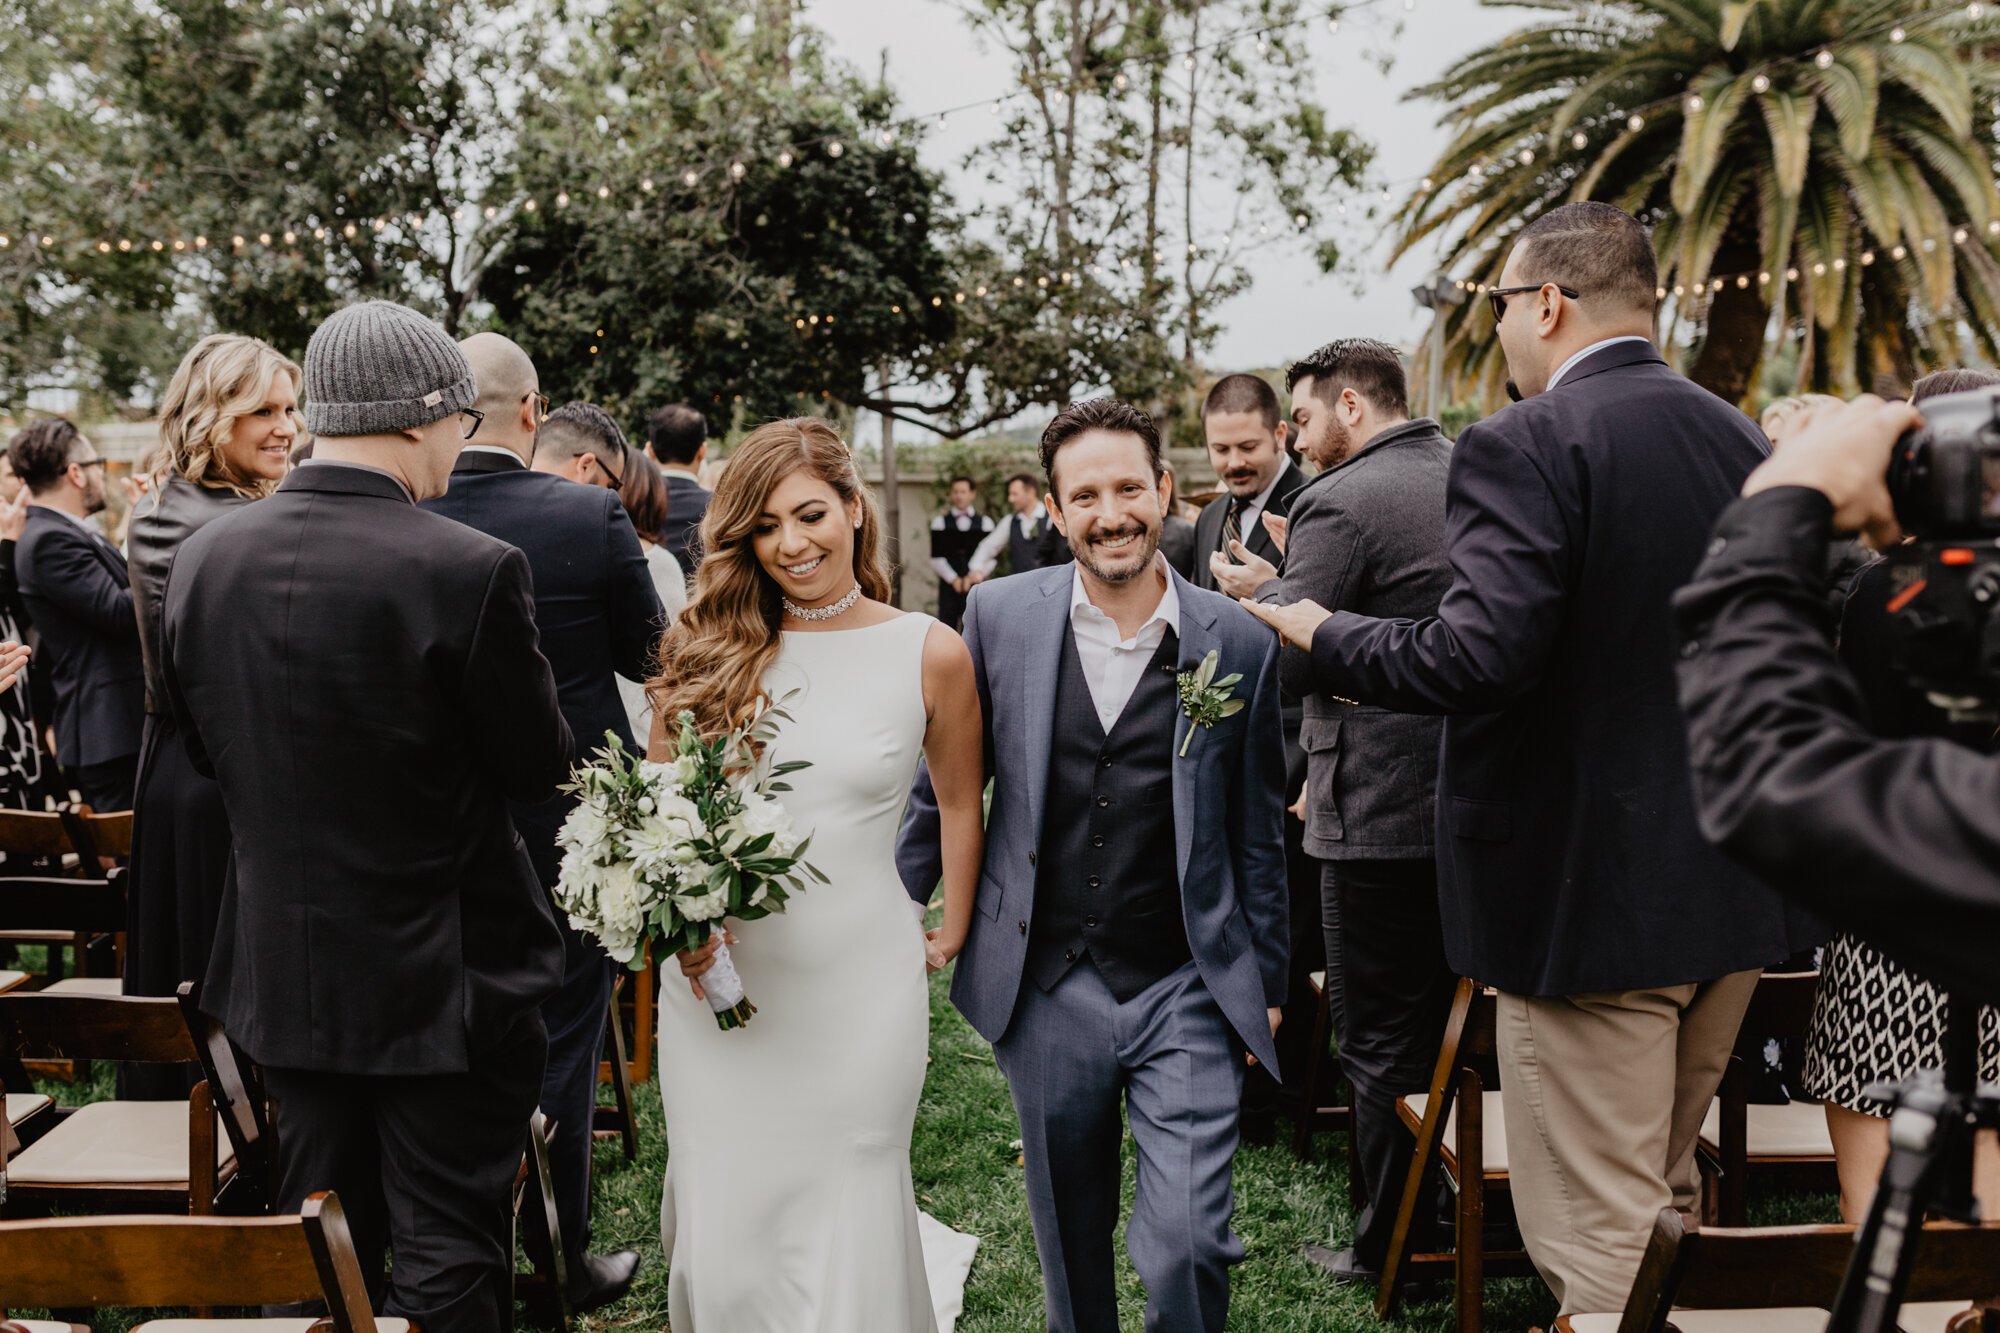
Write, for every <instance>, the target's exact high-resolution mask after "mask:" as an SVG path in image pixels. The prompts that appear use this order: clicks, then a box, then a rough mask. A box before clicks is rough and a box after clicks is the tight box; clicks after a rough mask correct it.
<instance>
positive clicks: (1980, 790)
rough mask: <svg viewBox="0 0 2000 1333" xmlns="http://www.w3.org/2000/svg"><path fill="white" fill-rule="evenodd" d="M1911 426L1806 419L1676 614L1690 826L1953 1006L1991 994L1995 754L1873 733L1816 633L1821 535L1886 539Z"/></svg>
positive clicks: (1870, 407) (1998, 936)
mask: <svg viewBox="0 0 2000 1333" xmlns="http://www.w3.org/2000/svg"><path fill="white" fill-rule="evenodd" d="M1922 424H1923V416H1922V414H1921V413H1920V412H1919V411H1918V410H1917V409H1916V408H1915V407H1913V406H1911V405H1910V404H1907V403H1885V402H1883V401H1882V400H1881V399H1879V398H1875V397H1872V396H1867V397H1862V398H1860V399H1857V400H1856V401H1855V402H1853V403H1850V404H1847V405H1845V406H1842V407H1838V408H1823V409H1819V410H1817V411H1814V412H1812V413H1811V414H1810V416H1809V417H1808V418H1807V420H1806V421H1805V422H1804V423H1803V424H1802V425H1801V426H1800V427H1799V428H1798V429H1797V431H1796V433H1795V434H1792V435H1790V436H1789V437H1788V438H1787V440H1786V443H1785V447H1784V448H1783V449H1782V450H1780V451H1779V452H1778V453H1777V454H1775V455H1774V456H1773V457H1772V458H1771V459H1770V460H1769V461H1767V462H1765V463H1764V464H1763V465H1762V466H1760V467H1759V468H1758V469H1757V470H1756V471H1755V472H1753V473H1751V475H1750V477H1749V480H1748V481H1746V482H1745V483H1744V486H1743V498H1742V499H1740V500H1738V501H1737V502H1735V503H1734V504H1732V505H1731V506H1730V507H1729V508H1728V509H1726V510H1725V511H1724V512H1723V514H1722V517H1721V519H1720V520H1719V521H1718V522H1717V524H1716V528H1715V535H1714V539H1713V540H1712V541H1711V542H1710V544H1709V548H1708V556H1707V558H1706V559H1705V560H1704V561H1703V562H1702V564H1701V567H1700V568H1699V569H1698V570H1696V572H1695V577H1694V580H1693V581H1692V582H1691V583H1690V584H1689V585H1688V586H1687V587H1686V588H1684V589H1682V591H1681V592H1680V593H1679V594H1678V595H1676V597H1675V599H1674V610H1675V619H1676V628H1677V632H1678V635H1679V638H1680V665H1679V676H1680V694H1681V705H1682V708H1683V709H1684V710H1685V713H1686V716H1687V725H1688V739H1689V748H1690V752H1691V755H1692V766H1693V772H1694V785H1695V799H1696V803H1697V810H1698V813H1699V816H1700V820H1701V826H1702V829H1703V831H1704V832H1705V833H1707V834H1708V836H1709V837H1711V838H1713V839H1714V840H1715V841H1716V842H1718V843H1719V844H1720V845H1721V846H1722V847H1723V848H1724V849H1725V850H1727V851H1728V852H1729V853H1730V854H1731V855H1733V856H1734V857H1736V858H1737V859H1738V860H1739V861H1741V862H1743V863H1744V864H1746V865H1748V866H1750V867H1752V868H1753V869H1755V870H1756V871H1758V873H1760V874H1761V875H1762V876H1763V877H1764V878H1766V879H1767V880H1769V881H1770V882H1771V883H1773V884H1775V885H1777V886H1778V887H1780V888H1782V889H1784V890H1785V891H1787V892H1788V893H1791V894H1793V895H1794V896H1796V897H1798V898H1800V899H1802V900H1804V901H1805V902H1807V903H1808V904H1810V905H1811V906H1812V907H1814V908H1815V909H1817V910H1819V911H1820V912H1822V913H1824V914H1825V915H1826V916H1827V917H1829V918H1831V919H1832V920H1833V921H1834V922H1835V923H1836V924H1838V925H1840V926H1841V927H1843V928H1845V929H1848V930H1851V931H1853V932H1854V933H1856V934H1858V935H1860V936H1863V937H1864V938H1866V939H1868V940H1870V941H1871V942H1873V943H1875V944H1876V945H1878V946H1879V947H1880V948H1882V949H1883V950H1884V951H1885V952H1887V953H1888V954H1890V955H1891V956H1892V957H1894V958H1896V959H1897V960H1898V961H1900V962H1903V963H1904V964H1906V965H1908V966H1909V967H1911V968H1912V969H1914V970H1915V971H1917V972H1919V973H1921V974H1923V975H1924V976H1926V977H1929V978H1930V979H1932V980H1933V981H1935V982H1937V983H1938V984H1940V985H1942V986H1944V987H1945V988H1947V989H1948V990H1951V991H1954V992H1955V993H1957V994H1958V995H1959V996H1961V997H1962V998H1964V999H1966V1000H1974V999H1976V1000H1979V1001H1982V1002H1986V1003H1991V1002H1994V1001H1995V1000H1996V999H2000V757H1987V756H1985V755H1982V754H1980V753H1979V752H1977V751H1974V750H1970V749H1966V748H1964V747H1962V746H1959V745H1954V744H1952V743H1951V742H1949V741H1943V740H1937V739H1914V740H1896V741H1891V740H1881V739H1878V738H1876V737H1874V736H1872V735H1871V734H1870V733H1869V730H1868V727H1867V726H1866V724H1865V722H1864V720H1863V719H1864V717H1865V708H1864V705H1863V701H1862V698H1861V695H1860V693H1859V691H1858V689H1857V688H1856V686H1855V683H1854V680H1853V678H1852V677H1851V676H1850V675H1849V674H1848V673H1847V672H1846V671H1845V670H1844V669H1843V668H1842V667H1841V665H1840V662H1839V660H1838V658H1837V657H1836V656H1835V653H1834V647H1833V643H1832V642H1831V640H1830V638H1829V636H1828V634H1827V631H1826V627H1825V612H1824V605H1825V603H1824V600H1823V594H1822V585H1823V580H1824V575H1825V563H1826V549H1827V541H1828V538H1829V537H1830V536H1831V535H1832V534H1833V533H1835V532H1840V533H1853V532H1861V533H1865V534H1866V535H1867V536H1868V538H1869V540H1870V542H1871V544H1872V545H1874V546H1875V547H1876V548H1877V549H1878V550H1886V549H1888V547H1889V546H1891V545H1892V544H1893V543H1894V542H1895V541H1896V540H1897V538H1898V537H1899V535H1900V528H1899V527H1898V524H1897V521H1896V515H1895V512H1894V509H1893V507H1892V506H1891V504H1890V499H1889V489H1888V484H1887V481H1886V473H1887V470H1888V465H1889V458H1890V453H1891V451H1892V449H1893V448H1894V446H1895V444H1896V441H1897V439H1898V437H1899V436H1901V435H1902V434H1903V432H1905V431H1908V430H1912V429H1915V428H1916V427H1918V426H1920V425H1922Z"/></svg>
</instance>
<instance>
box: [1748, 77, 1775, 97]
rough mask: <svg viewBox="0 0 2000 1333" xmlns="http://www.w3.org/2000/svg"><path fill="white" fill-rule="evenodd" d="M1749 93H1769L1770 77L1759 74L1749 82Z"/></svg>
mask: <svg viewBox="0 0 2000 1333" xmlns="http://www.w3.org/2000/svg"><path fill="white" fill-rule="evenodd" d="M1750 91H1751V92H1753V93H1768V92H1770V91H1771V78H1770V76H1769V75H1768V74H1759V75H1758V76H1757V77H1756V78H1754V79H1752V80H1750Z"/></svg>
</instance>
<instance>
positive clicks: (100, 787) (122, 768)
mask: <svg viewBox="0 0 2000 1333" xmlns="http://www.w3.org/2000/svg"><path fill="white" fill-rule="evenodd" d="M69 775H70V778H71V779H72V780H73V781H74V782H75V783H76V789H77V791H78V793H79V794H81V795H82V797H83V800H84V804H86V805H88V806H89V807H90V808H91V809H92V810H94V811H96V812H97V813H98V814H109V813H110V812H111V811H113V810H130V809H131V808H132V794H133V789H134V788H136V787H137V786H138V784H139V752H138V751H137V750H134V751H133V752H132V753H131V754H128V755H126V756H125V757H124V758H122V759H107V760H105V761H104V762H103V763H101V764H78V765H77V766H76V767H74V768H72V769H71V770H70V771H69Z"/></svg>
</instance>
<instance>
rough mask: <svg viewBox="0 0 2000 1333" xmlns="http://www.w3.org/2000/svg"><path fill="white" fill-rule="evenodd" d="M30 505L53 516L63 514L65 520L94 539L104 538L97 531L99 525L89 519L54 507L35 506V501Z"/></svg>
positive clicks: (30, 502) (31, 501)
mask: <svg viewBox="0 0 2000 1333" xmlns="http://www.w3.org/2000/svg"><path fill="white" fill-rule="evenodd" d="M28 503H29V504H30V505H32V506H33V507H34V508H36V509H45V510H47V511H48V512H49V513H51V514H61V515H62V516H63V517H64V518H66V519H68V520H69V521H70V522H72V523H74V524H76V525H77V526H78V527H79V528H82V529H83V530H84V531H85V532H87V533H89V534H90V535H91V536H93V537H102V536H103V535H104V534H103V533H102V532H99V531H98V530H97V525H96V524H95V523H92V522H91V521H90V520H89V519H87V518H78V517H77V516H76V515H75V514H72V513H70V512H69V510H67V509H58V508H56V507H55V506H54V505H41V504H35V502H34V501H33V500H30V501H28Z"/></svg>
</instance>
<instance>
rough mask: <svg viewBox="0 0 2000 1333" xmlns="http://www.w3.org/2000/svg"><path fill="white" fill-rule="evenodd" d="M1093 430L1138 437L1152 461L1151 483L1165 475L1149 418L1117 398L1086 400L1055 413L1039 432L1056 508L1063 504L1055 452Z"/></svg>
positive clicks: (1156, 435) (1162, 456)
mask: <svg viewBox="0 0 2000 1333" xmlns="http://www.w3.org/2000/svg"><path fill="white" fill-rule="evenodd" d="M1093 430H1110V431H1122V432H1124V433H1126V434H1129V435H1136V436H1138V437H1139V442H1140V443H1141V444H1143V445H1145V446H1146V454H1147V456H1148V458H1149V459H1150V460H1151V461H1152V464H1153V480H1154V481H1155V482H1157V481H1159V479H1160V478H1161V477H1163V476H1165V475H1166V471H1167V456H1166V452H1165V450H1163V449H1162V448H1161V447H1160V428H1159V427H1158V426H1155V425H1154V424H1153V418H1152V417H1150V416H1148V415H1147V414H1146V413H1144V412H1141V411H1140V410H1139V409H1138V408H1136V407H1134V406H1132V404H1130V403H1121V402H1119V401H1118V400H1117V399H1116V398H1085V399H1083V400H1082V401H1081V402H1075V403H1071V404H1070V405H1069V406H1068V407H1065V408H1064V409H1063V410H1062V411H1060V412H1058V413H1056V415H1055V419H1054V420H1053V421H1051V422H1049V424H1048V425H1047V427H1045V428H1044V429H1043V431H1042V475H1043V476H1045V477H1047V478H1048V480H1049V490H1050V491H1052V492H1054V493H1055V496H1056V504H1057V506H1058V507H1060V506H1061V504H1062V492H1060V491H1057V490H1056V451H1057V450H1058V449H1060V448H1062V447H1063V446H1064V445H1065V444H1068V443H1069V442H1070V441H1071V440H1073V439H1075V438H1076V437H1077V436H1079V435H1082V434H1085V433H1086V432H1089V431H1093Z"/></svg>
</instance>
